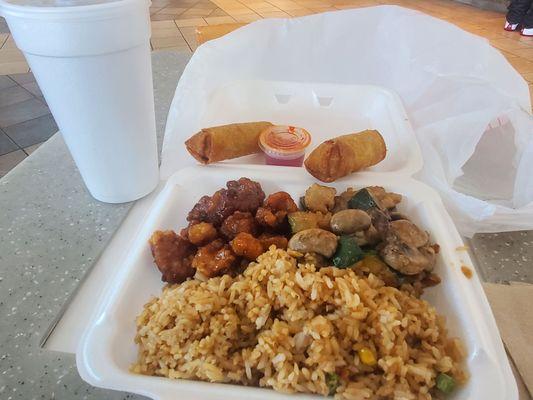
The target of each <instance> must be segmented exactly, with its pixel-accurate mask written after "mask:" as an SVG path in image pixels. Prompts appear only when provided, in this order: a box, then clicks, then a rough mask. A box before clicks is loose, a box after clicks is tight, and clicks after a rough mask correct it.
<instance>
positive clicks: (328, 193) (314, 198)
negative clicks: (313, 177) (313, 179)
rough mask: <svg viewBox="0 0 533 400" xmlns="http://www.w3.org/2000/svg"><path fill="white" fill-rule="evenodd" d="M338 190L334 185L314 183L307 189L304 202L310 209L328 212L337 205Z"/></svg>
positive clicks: (323, 212)
mask: <svg viewBox="0 0 533 400" xmlns="http://www.w3.org/2000/svg"><path fill="white" fill-rule="evenodd" d="M336 193H337V190H336V189H335V188H332V187H328V186H323V185H318V184H316V183H314V184H313V185H311V186H309V188H308V189H307V190H306V191H305V196H304V198H303V202H304V204H305V208H306V209H307V210H309V211H320V212H321V213H322V214H326V213H327V212H329V211H331V210H332V209H333V207H334V206H335V194H336Z"/></svg>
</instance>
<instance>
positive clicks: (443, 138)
mask: <svg viewBox="0 0 533 400" xmlns="http://www.w3.org/2000/svg"><path fill="white" fill-rule="evenodd" d="M244 79H263V80H277V81H297V82H327V83H341V84H372V85H378V86H383V87H386V88H388V89H391V90H394V91H396V92H397V93H398V94H399V95H400V97H401V99H402V101H403V103H404V106H405V108H406V110H407V113H408V115H409V117H410V119H411V123H412V124H413V128H414V130H415V132H416V135H417V138H418V140H419V143H420V146H421V149H422V154H423V157H424V167H423V169H422V170H421V171H420V173H419V174H417V176H416V178H418V179H420V180H422V181H424V182H426V183H428V184H429V185H431V186H433V187H434V188H435V189H437V190H438V191H439V192H440V194H441V196H442V198H443V200H444V202H445V205H446V207H447V208H448V211H449V212H450V214H451V215H452V217H453V218H454V220H455V223H456V224H457V227H458V228H459V230H460V232H461V233H462V234H465V235H468V236H470V235H472V234H473V233H475V232H495V231H508V230H519V229H531V228H533V180H532V179H531V177H530V174H531V173H532V172H533V118H532V117H531V115H530V114H529V112H530V110H531V104H530V100H529V93H528V86H527V84H526V82H525V81H524V80H523V79H522V77H521V76H520V75H519V74H518V73H517V72H516V71H515V70H514V69H513V68H512V67H511V65H510V64H509V63H508V62H507V61H506V60H505V58H504V57H503V56H502V55H501V54H500V53H499V52H498V51H497V50H496V49H494V48H492V47H491V46H490V45H489V43H488V42H487V41H486V40H485V39H483V38H480V37H477V36H475V35H472V34H470V33H467V32H465V31H463V30H461V29H459V28H457V27H455V26H454V25H452V24H449V23H447V22H444V21H442V20H439V19H436V18H433V17H430V16H427V15H425V14H422V13H420V12H417V11H413V10H409V9H405V8H401V7H396V6H380V7H371V8H363V9H356V10H349V11H339V12H332V13H325V14H318V15H311V16H307V17H303V18H295V19H275V20H274V19H268V20H262V21H257V22H255V23H253V24H250V25H248V26H246V27H243V28H241V29H239V30H237V31H235V32H232V33H231V34H229V35H226V36H224V37H222V38H220V39H217V40H214V41H211V42H208V43H206V44H204V45H202V46H200V47H199V48H198V50H197V51H196V52H195V54H194V56H193V57H192V59H191V61H190V63H189V64H188V66H187V68H186V69H185V72H184V73H183V76H182V78H181V80H180V82H179V83H178V87H177V89H176V94H175V97H174V100H173V102H172V105H171V108H170V112H169V117H168V120H167V126H166V132H165V141H164V145H163V156H162V158H163V161H162V166H161V174H162V178H163V179H166V178H168V177H169V176H170V175H171V174H172V173H173V172H175V171H176V170H178V169H179V168H181V167H183V166H186V165H190V164H193V160H192V158H190V157H188V156H187V153H186V151H185V148H184V146H183V141H184V140H185V138H186V137H187V136H189V135H190V134H192V133H193V132H194V131H191V129H193V128H194V129H196V128H197V127H192V126H190V125H188V121H191V120H196V119H198V118H195V117H197V116H198V115H202V113H204V110H205V107H206V104H207V98H208V97H209V94H210V93H212V92H213V90H214V89H216V88H217V87H220V86H221V85H224V84H226V83H229V82H232V81H236V80H244ZM526 110H527V111H526ZM498 117H499V118H500V121H505V123H504V124H503V125H502V126H497V127H496V128H494V129H489V130H487V127H488V126H489V124H490V123H491V121H493V120H495V119H496V118H498ZM463 169H464V172H463ZM489 171H490V173H489Z"/></svg>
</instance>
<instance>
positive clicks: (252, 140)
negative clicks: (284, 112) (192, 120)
mask: <svg viewBox="0 0 533 400" xmlns="http://www.w3.org/2000/svg"><path fill="white" fill-rule="evenodd" d="M270 126H272V124H271V123H270V122H264V121H262V122H244V123H239V124H229V125H221V126H215V127H212V128H205V129H202V130H201V131H200V132H198V133H196V134H194V135H193V136H191V137H190V138H189V139H188V140H187V141H186V142H185V146H186V147H187V150H188V151H189V153H191V155H192V156H193V157H194V158H196V159H197V160H198V161H199V162H201V163H202V164H211V163H214V162H217V161H223V160H229V159H232V158H237V157H242V156H247V155H249V154H254V153H259V152H261V149H260V148H259V135H260V134H261V132H262V131H263V130H265V129H266V128H268V127H270Z"/></svg>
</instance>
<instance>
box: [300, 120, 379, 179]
mask: <svg viewBox="0 0 533 400" xmlns="http://www.w3.org/2000/svg"><path fill="white" fill-rule="evenodd" d="M386 154H387V147H386V146H385V141H384V140H383V137H382V136H381V135H380V133H379V132H378V131H375V130H366V131H362V132H358V133H352V134H349V135H343V136H339V137H336V138H334V139H330V140H326V141H325V142H323V143H321V144H320V145H319V146H318V147H317V148H316V149H314V150H313V151H312V152H311V154H309V156H308V157H307V159H306V160H305V163H304V165H305V168H306V169H307V171H309V173H310V174H311V175H313V176H314V177H315V178H317V179H320V180H321V181H323V182H333V181H335V180H337V179H339V178H341V177H343V176H346V175H348V174H351V173H352V172H356V171H360V170H362V169H363V168H368V167H370V166H372V165H376V164H377V163H379V162H380V161H381V160H383V159H384V158H385V155H386Z"/></svg>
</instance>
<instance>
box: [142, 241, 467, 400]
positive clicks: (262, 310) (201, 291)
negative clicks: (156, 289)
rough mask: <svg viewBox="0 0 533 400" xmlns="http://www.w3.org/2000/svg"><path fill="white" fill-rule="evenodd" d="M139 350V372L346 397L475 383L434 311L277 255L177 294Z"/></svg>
mask: <svg viewBox="0 0 533 400" xmlns="http://www.w3.org/2000/svg"><path fill="white" fill-rule="evenodd" d="M298 260H299V261H300V262H298ZM135 342H136V343H137V344H138V346H139V355H138V360H137V362H136V363H135V364H134V365H133V366H132V367H131V370H132V371H133V372H135V373H139V374H145V375H157V376H165V377H169V378H180V379H196V380H204V381H210V382H225V383H238V384H242V385H254V386H263V387H272V388H274V389H275V390H278V391H281V392H307V393H317V394H321V395H328V394H330V393H331V394H333V393H334V394H335V397H336V398H339V399H341V398H342V399H354V400H358V399H378V398H379V399H382V398H383V399H405V400H409V399H413V400H414V399H416V400H422V399H431V398H433V397H432V394H433V393H434V387H435V380H436V376H437V375H438V374H439V373H441V372H442V373H446V374H448V375H450V376H453V377H454V378H455V380H456V381H458V382H459V383H462V382H465V381H466V379H467V373H466V372H465V370H464V369H463V366H462V360H463V359H464V357H465V352H464V350H463V347H462V345H461V343H460V341H459V340H458V339H457V338H449V337H448V335H447V331H446V327H445V321H444V319H443V318H442V317H441V316H439V315H438V314H437V313H436V311H435V308H434V307H432V306H431V305H430V304H429V303H427V302H426V301H424V300H422V299H419V298H417V297H415V296H414V295H413V294H412V292H409V291H405V290H398V289H396V288H393V287H389V286H385V284H384V283H383V281H381V280H380V279H379V278H377V277H376V276H374V275H370V276H368V277H360V276H358V275H357V274H356V273H355V272H354V270H352V269H339V268H334V267H326V268H317V267H315V265H314V263H313V262H312V259H310V258H307V259H304V258H296V257H294V256H293V255H291V254H289V253H288V252H286V251H284V250H279V249H275V248H274V247H271V249H270V250H269V251H267V252H266V253H264V254H263V255H261V256H260V257H259V258H258V261H257V262H256V263H251V264H250V265H249V267H248V268H247V269H246V270H245V271H244V273H243V274H242V275H239V276H236V277H231V276H229V275H224V276H220V277H215V278H211V279H209V280H207V281H204V282H202V281H199V280H189V281H186V282H184V283H182V284H179V285H169V286H166V287H165V288H164V289H163V293H162V294H161V296H160V297H159V298H154V299H152V300H151V301H150V302H149V303H148V304H146V305H145V306H144V309H143V311H142V313H141V314H140V315H139V317H138V318H137V335H136V338H135ZM361 349H365V351H370V352H372V354H373V355H374V357H375V361H376V362H375V363H363V362H362V361H361V357H360V355H359V354H360V351H361ZM332 376H335V377H338V384H336V385H335V387H333V388H332V387H331V377H332ZM332 389H333V390H332Z"/></svg>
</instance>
